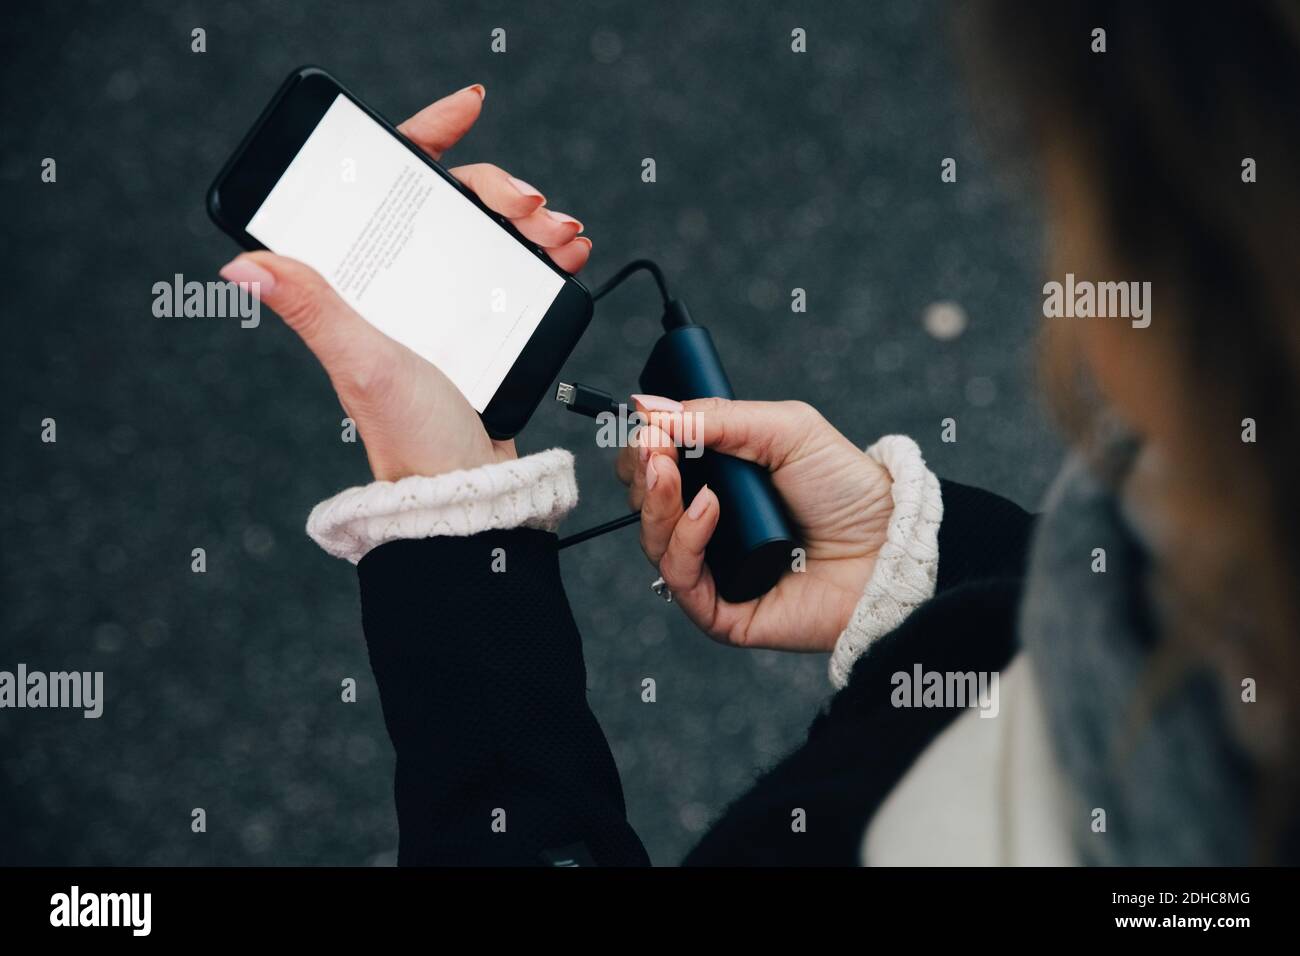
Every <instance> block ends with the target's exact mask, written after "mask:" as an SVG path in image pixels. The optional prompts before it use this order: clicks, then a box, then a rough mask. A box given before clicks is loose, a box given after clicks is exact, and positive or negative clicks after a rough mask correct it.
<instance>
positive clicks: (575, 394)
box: [555, 259, 690, 550]
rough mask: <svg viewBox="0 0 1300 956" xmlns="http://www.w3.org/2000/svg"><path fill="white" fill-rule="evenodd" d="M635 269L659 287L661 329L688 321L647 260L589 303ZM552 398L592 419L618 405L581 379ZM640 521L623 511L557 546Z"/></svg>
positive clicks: (602, 292) (620, 278) (615, 283)
mask: <svg viewBox="0 0 1300 956" xmlns="http://www.w3.org/2000/svg"><path fill="white" fill-rule="evenodd" d="M636 272H648V273H650V275H651V276H653V277H654V280H655V285H657V286H658V287H659V296H660V298H661V299H663V305H664V319H663V325H664V328H666V329H667V328H672V327H674V326H676V325H679V324H689V323H690V316H689V315H688V314H687V313H686V311H685V307H684V306H681V305H680V304H679V303H677V302H676V301H675V300H674V299H673V298H672V297H671V296H670V295H669V294H668V283H667V282H665V281H664V273H663V270H662V269H660V268H659V266H658V265H657V264H656V263H654V262H652V261H650V260H649V259H634V260H632V261H631V262H629V263H628V264H627V265H625V266H624V267H623V268H621V269H619V270H618V271H617V272H615V273H614V274H613V275H612V276H610V277H609V278H608V279H606V280H605V281H604V282H602V283H601V284H600V285H599V286H597V287H596V290H595V291H594V292H592V294H591V301H592V302H599V301H600V300H601V299H602V298H604V297H605V296H607V295H609V293H611V292H613V291H614V290H615V289H617V288H618V287H619V286H620V285H622V284H623V283H624V282H625V281H627V278H628V277H629V276H631V275H633V274H634V273H636ZM555 400H556V401H557V402H559V403H560V404H562V405H564V406H565V407H566V408H567V409H568V410H569V411H571V412H577V413H578V414H580V415H586V416H587V417H588V418H596V417H597V416H598V415H601V414H603V413H605V412H609V413H610V414H612V415H617V414H619V411H620V407H619V404H618V403H617V402H615V401H614V398H613V396H612V395H610V394H609V392H606V391H603V390H601V389H599V388H592V387H590V386H588V385H583V384H582V383H581V382H575V383H573V384H569V383H568V382H561V383H560V384H559V387H558V388H557V389H556V390H555ZM640 520H641V512H639V511H633V512H631V513H630V514H625V515H623V516H622V517H621V518H615V519H614V520H613V521H606V522H605V523H604V524H598V525H596V526H595V527H594V528H587V529H586V530H585V531H579V532H577V533H576V534H571V535H569V536H568V537H566V538H561V539H560V543H559V548H560V549H561V550H563V549H564V548H567V547H570V546H571V545H575V544H581V543H582V542H583V541H588V540H590V539H591V538H596V537H599V536H600V535H602V534H608V533H609V532H611V531H617V530H618V529H619V528H626V527H627V526H628V525H630V524H636V523H637V522H638V521H640Z"/></svg>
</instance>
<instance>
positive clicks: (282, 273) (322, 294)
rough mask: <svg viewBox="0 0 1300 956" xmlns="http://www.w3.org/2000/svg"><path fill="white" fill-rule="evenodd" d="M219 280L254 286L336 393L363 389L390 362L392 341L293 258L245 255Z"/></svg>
mask: <svg viewBox="0 0 1300 956" xmlns="http://www.w3.org/2000/svg"><path fill="white" fill-rule="evenodd" d="M221 276H222V278H224V279H226V280H227V281H229V282H240V283H243V282H249V283H255V284H256V285H255V288H256V290H257V295H258V298H259V299H260V300H261V301H262V302H263V303H264V304H266V305H268V306H270V307H271V308H272V309H274V310H275V311H276V312H277V313H278V314H279V316H280V318H282V319H283V320H284V322H285V324H286V325H287V326H289V328H291V329H293V330H294V332H296V333H297V334H298V337H299V338H301V339H302V340H303V342H304V343H306V345H307V347H308V348H309V349H311V350H312V352H313V354H315V356H316V358H317V359H319V360H320V363H321V365H323V366H324V367H325V371H326V372H327V373H328V374H329V376H330V379H331V380H332V381H333V382H334V383H335V389H336V391H338V392H339V393H340V395H345V394H349V393H353V394H355V393H356V391H357V390H358V389H359V390H361V391H364V390H365V389H366V388H367V387H368V385H369V384H370V380H371V378H372V377H373V375H374V373H375V372H376V371H379V370H382V368H383V366H384V365H385V363H386V362H387V361H388V359H389V358H391V355H392V351H393V348H392V347H393V346H394V345H395V343H394V342H393V341H392V340H391V339H389V338H388V337H387V336H386V335H384V334H383V333H382V332H380V331H379V330H378V329H376V328H375V327H374V326H373V325H371V324H370V323H369V322H367V321H366V320H365V319H363V318H361V316H359V315H357V313H356V312H354V311H353V310H352V308H351V307H350V306H349V305H348V304H347V303H346V302H344V301H343V300H342V299H340V298H339V296H338V293H336V292H335V291H334V290H333V289H332V288H331V287H330V285H329V283H328V282H326V281H325V280H324V279H323V278H322V277H321V276H320V274H319V273H317V272H316V271H315V270H314V269H312V268H311V267H309V266H306V265H304V264H303V263H301V262H298V261H297V260H295V259H289V258H287V257H285V256H277V255H275V254H273V253H270V252H253V253H246V254H244V255H241V256H239V257H238V258H236V259H234V260H233V261H232V262H230V263H227V264H226V266H225V267H223V268H222V269H221ZM344 386H352V387H351V388H349V387H344Z"/></svg>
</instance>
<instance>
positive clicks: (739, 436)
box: [636, 395, 825, 471]
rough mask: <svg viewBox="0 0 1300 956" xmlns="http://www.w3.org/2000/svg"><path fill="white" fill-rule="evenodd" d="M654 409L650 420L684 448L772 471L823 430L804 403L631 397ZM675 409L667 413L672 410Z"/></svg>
mask: <svg viewBox="0 0 1300 956" xmlns="http://www.w3.org/2000/svg"><path fill="white" fill-rule="evenodd" d="M636 397H637V399H638V401H641V400H648V401H649V402H651V404H653V405H657V406H658V408H659V409H660V410H659V411H656V412H654V413H652V418H653V420H654V421H655V422H656V423H657V424H659V425H660V427H662V428H664V429H665V430H666V431H667V432H668V433H669V434H670V435H672V437H673V440H674V441H675V442H676V443H677V444H679V445H681V446H683V447H685V448H698V447H700V446H701V445H702V446H703V447H705V448H712V449H715V450H716V451H720V452H722V453H723V454H726V455H733V456H735V457H736V458H743V459H744V460H746V461H752V462H755V463H756V464H759V465H762V466H763V467H764V468H767V469H769V470H771V471H775V470H776V469H778V468H780V467H781V466H782V465H783V464H785V463H786V462H787V461H789V460H790V459H791V458H792V457H794V456H795V455H797V454H798V452H799V449H800V447H801V446H802V445H803V443H804V442H805V441H806V440H807V439H808V437H809V436H810V435H814V434H816V433H817V432H818V430H819V426H824V425H825V419H823V418H822V416H821V414H820V413H818V411H817V410H816V409H815V408H813V407H812V406H811V405H809V404H807V403H806V402H737V401H732V400H730V399H725V398H699V399H695V400H693V401H689V402H686V403H684V404H679V403H677V402H673V401H672V400H671V399H666V398H662V397H660V396H655V395H648V396H636ZM674 405H676V406H678V410H673V409H672V406H674Z"/></svg>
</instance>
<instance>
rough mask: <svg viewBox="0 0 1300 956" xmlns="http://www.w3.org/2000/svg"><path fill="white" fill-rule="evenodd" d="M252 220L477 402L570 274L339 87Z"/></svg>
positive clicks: (264, 237) (262, 238)
mask: <svg viewBox="0 0 1300 956" xmlns="http://www.w3.org/2000/svg"><path fill="white" fill-rule="evenodd" d="M246 229H247V231H248V234H249V235H251V236H253V237H254V238H255V239H257V241H258V242H260V243H262V245H264V246H266V247H267V248H268V249H270V250H272V251H273V252H276V253H279V254H281V255H286V256H291V257H292V258H294V259H298V260H300V261H302V262H305V263H307V264H308V265H309V266H311V267H312V268H313V269H315V270H316V271H317V272H319V273H320V274H321V275H322V276H324V277H325V278H326V280H328V281H329V283H330V284H331V285H332V286H333V287H334V289H335V290H336V291H337V292H338V293H339V295H340V296H342V297H343V299H344V300H345V301H346V302H347V303H348V304H349V305H351V306H352V308H354V309H356V311H357V312H358V313H359V314H360V315H361V316H362V317H363V318H365V319H366V320H367V321H369V322H370V323H372V324H373V325H375V326H376V327H378V328H379V329H380V330H381V331H383V332H384V333H385V334H386V335H388V336H389V337H390V338H393V339H396V340H397V341H398V342H401V343H402V344H403V345H405V346H406V347H407V348H409V349H411V350H412V351H413V352H415V353H416V354H418V355H421V356H423V357H424V358H426V359H428V360H429V361H430V362H432V363H433V364H434V365H436V366H437V367H438V368H439V369H441V370H442V372H443V374H445V375H446V376H447V377H448V378H450V379H451V380H452V381H453V382H454V383H455V384H456V386H457V387H458V388H459V389H460V390H461V392H462V393H463V394H464V395H465V397H466V398H467V399H469V403H470V404H471V405H473V406H474V409H475V410H476V411H479V412H482V411H483V410H484V409H485V408H487V406H488V403H489V402H491V401H492V396H493V395H495V394H496V391H497V389H498V388H499V387H500V385H501V382H502V381H503V380H504V379H505V377H506V375H507V373H508V372H509V371H510V368H511V366H512V365H513V364H514V362H515V359H517V358H518V357H519V353H520V352H522V351H523V349H524V346H525V345H527V344H528V340H529V338H530V337H531V336H532V334H533V332H534V331H535V330H536V328H537V326H538V324H539V323H540V322H541V321H542V317H543V316H545V315H546V311H547V310H548V309H549V308H550V306H551V303H552V302H554V301H555V297H556V296H557V295H558V294H559V292H560V290H561V288H563V285H564V280H563V278H561V277H560V276H559V275H558V274H557V273H555V272H554V271H553V270H552V269H551V268H550V267H549V266H547V265H546V263H544V262H542V261H541V260H540V259H538V258H537V257H536V256H535V255H533V253H531V252H530V251H529V250H528V249H526V248H524V247H523V246H522V245H520V243H519V242H518V240H516V239H515V238H514V237H513V236H511V235H509V234H508V233H507V232H506V231H505V230H504V229H502V228H501V227H500V226H499V225H497V224H496V223H495V222H493V221H492V220H491V219H490V218H489V217H488V216H486V215H484V213H483V211H482V210H480V209H479V208H478V207H477V206H475V205H474V204H473V203H472V202H470V201H469V199H467V198H466V197H465V196H462V195H461V194H460V193H459V192H457V190H456V189H455V187H453V186H452V185H451V184H450V183H448V182H446V181H445V180H444V179H443V178H442V177H441V176H439V175H438V174H437V173H436V172H434V171H433V170H432V169H430V168H429V167H428V166H427V165H426V164H425V163H423V162H421V161H420V159H419V158H418V157H416V156H415V155H413V154H412V153H411V151H410V150H409V149H407V148H406V147H405V146H404V145H403V144H402V143H400V142H398V141H397V140H396V139H395V138H394V137H393V136H392V134H390V133H389V132H388V131H387V130H385V129H384V128H383V127H382V126H380V125H379V124H378V123H376V122H375V121H374V120H372V119H371V118H370V117H369V116H367V115H366V114H365V112H364V111H362V110H361V108H360V107H358V106H357V105H356V104H355V103H353V102H352V101H351V100H350V99H348V98H347V97H346V96H344V95H343V94H339V96H338V97H337V98H336V99H335V100H334V102H333V104H331V105H330V108H329V109H328V110H326V112H325V115H324V116H323V117H322V118H321V121H320V123H318V124H317V126H316V128H315V129H314V130H313V131H312V133H311V135H310V136H308V137H307V141H306V142H305V143H303V145H302V149H300V150H299V151H298V155H297V156H295V157H294V158H293V161H292V162H291V163H290V164H289V166H288V168H287V169H285V171H284V174H283V175H282V176H281V177H280V179H279V181H278V182H277V183H276V184H275V186H274V187H273V188H272V189H271V192H270V193H269V194H268V195H267V197H266V199H265V201H264V202H263V203H262V205H261V206H260V207H259V208H258V210H257V212H256V213H254V214H253V218H252V219H250V220H249V222H248V225H247V226H246Z"/></svg>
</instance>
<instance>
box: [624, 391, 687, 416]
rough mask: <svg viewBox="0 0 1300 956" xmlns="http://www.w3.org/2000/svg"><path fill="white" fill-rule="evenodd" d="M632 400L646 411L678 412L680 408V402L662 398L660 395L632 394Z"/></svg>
mask: <svg viewBox="0 0 1300 956" xmlns="http://www.w3.org/2000/svg"><path fill="white" fill-rule="evenodd" d="M632 401H634V402H636V403H637V404H638V405H640V406H641V407H642V408H644V409H645V410H646V411H648V412H680V411H681V410H682V403H681V402H674V401H673V400H672V399H671V398H664V397H663V396H662V395H633V396H632Z"/></svg>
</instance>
